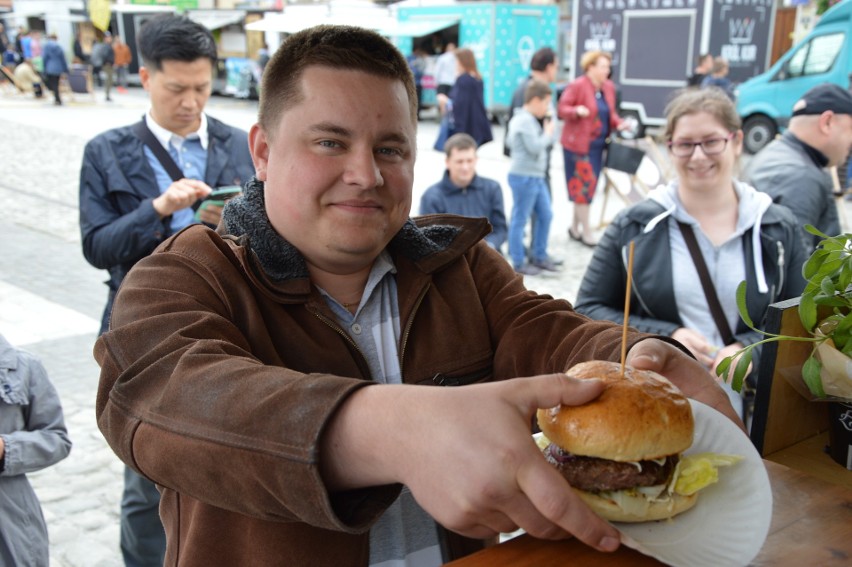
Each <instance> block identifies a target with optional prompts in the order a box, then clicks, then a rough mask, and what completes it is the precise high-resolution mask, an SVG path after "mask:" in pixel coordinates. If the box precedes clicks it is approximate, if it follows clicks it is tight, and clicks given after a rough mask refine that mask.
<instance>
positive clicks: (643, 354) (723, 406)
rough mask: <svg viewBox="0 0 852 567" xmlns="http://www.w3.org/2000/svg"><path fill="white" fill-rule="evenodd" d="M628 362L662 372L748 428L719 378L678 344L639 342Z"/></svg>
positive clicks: (653, 340)
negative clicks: (679, 347)
mask: <svg viewBox="0 0 852 567" xmlns="http://www.w3.org/2000/svg"><path fill="white" fill-rule="evenodd" d="M627 364H628V365H630V366H633V367H634V368H638V369H641V370H653V371H654V372H657V373H659V374H662V375H663V376H665V377H666V378H668V379H669V380H670V381H671V382H672V383H673V384H674V385H675V386H677V387H678V388H680V391H681V392H683V393H684V395H686V396H687V397H689V398H692V399H694V400H698V401H699V402H702V403H704V404H706V405H708V406H710V407H711V408H713V409H715V410H716V411H718V412H720V413H722V414H724V415H726V416H727V417H728V418H729V419H730V420H731V421H733V422H734V423H736V424H737V425H738V426H739V427H740V428H741V429H742V430H743V431H745V426H744V425H743V422H742V420H740V418H739V416H738V415H737V412H736V411H734V408H733V406H731V401H730V400H729V399H728V396H727V394H726V393H725V392H724V390H722V388H721V386H719V383H718V382H717V381H716V377H715V376H713V375H712V374H711V373H710V372H709V371H708V370H707V369H706V368H705V367H703V366H702V365H701V364H700V363H699V362H698V361H696V360H694V359H692V358H690V357H689V356H687V355H686V354H685V353H684V352H683V351H681V350H680V349H678V348H677V347H676V346H674V345H671V344H669V343H666V342H664V341H661V340H658V339H645V340H643V341H639V342H638V343H636V345H634V346H633V348H631V349H630V352H629V353H628V354H627Z"/></svg>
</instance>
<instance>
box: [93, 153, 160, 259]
mask: <svg viewBox="0 0 852 567" xmlns="http://www.w3.org/2000/svg"><path fill="white" fill-rule="evenodd" d="M139 159H143V160H144V159H145V158H144V155H142V156H140V157H139ZM151 175H153V173H152V174H151ZM150 182H151V183H155V182H154V181H153V180H152V181H150ZM111 185H112V186H111ZM111 190H114V194H111V193H112V191H111ZM117 199H121V200H122V202H123V203H124V206H125V207H129V208H122V207H121V206H120V205H119V204H118V201H117ZM152 201H153V199H152V198H142V197H139V196H138V191H136V190H134V189H133V188H132V187H131V185H130V182H129V181H128V179H127V177H126V176H125V174H124V172H122V171H121V169H120V166H119V156H117V155H116V153H115V152H114V151H113V148H112V145H111V144H110V143H109V142H108V141H107V140H106V139H105V138H102V137H99V138H95V140H93V141H91V142H89V143H88V144H87V145H86V149H85V151H84V153H83V165H82V167H81V169H80V233H81V237H82V242H83V255H84V256H85V257H86V260H87V261H88V262H89V263H90V264H91V265H92V266H94V267H96V268H100V269H109V268H111V267H113V266H118V265H120V264H123V263H127V262H133V261H136V260H138V259H139V258H141V257H143V256H145V255H147V254H150V253H151V251H152V250H154V248H156V247H157V245H158V244H160V242H162V241H163V240H164V239H165V238H166V237H167V236H168V232H169V231H168V221H169V219H170V218H171V217H166V218H165V219H160V216H159V215H158V214H157V211H156V210H155V209H154V206H153V204H152Z"/></svg>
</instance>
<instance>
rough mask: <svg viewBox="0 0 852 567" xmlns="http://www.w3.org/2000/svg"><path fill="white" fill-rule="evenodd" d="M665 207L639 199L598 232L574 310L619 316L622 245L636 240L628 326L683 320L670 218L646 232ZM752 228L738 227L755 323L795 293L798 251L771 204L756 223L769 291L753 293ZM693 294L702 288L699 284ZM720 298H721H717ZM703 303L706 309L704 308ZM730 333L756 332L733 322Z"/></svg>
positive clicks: (780, 211)
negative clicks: (676, 288) (742, 229)
mask: <svg viewBox="0 0 852 567" xmlns="http://www.w3.org/2000/svg"><path fill="white" fill-rule="evenodd" d="M664 212H665V209H664V208H663V207H662V205H660V204H659V203H657V202H655V201H653V200H650V199H649V200H646V201H643V202H641V203H639V204H637V205H634V206H632V207H630V208H628V209H625V210H624V211H621V212H620V213H619V214H618V215H617V216H616V218H615V220H614V221H613V222H612V224H610V226H609V227H608V228H607V230H606V232H605V233H604V236H603V238H602V239H601V241H600V242H599V243H598V245H597V247H596V248H595V253H594V255H593V256H592V260H591V262H590V263H589V266H588V267H587V268H586V274H585V275H584V277H583V282H582V283H581V285H580V291H579V293H578V296H577V304H576V308H577V311H579V312H580V313H583V314H585V315H588V316H589V317H592V318H594V319H605V320H608V321H615V322H623V321H624V290H625V289H626V288H627V249H628V247H629V246H630V241H631V240H633V241H635V243H636V244H635V245H634V255H633V283H632V293H631V299H630V326H631V327H634V328H636V329H639V330H640V331H644V332H647V333H656V334H660V335H665V336H671V334H672V333H673V332H675V331H676V330H677V329H678V328H680V327H683V323H682V322H681V320H680V315H679V314H678V306H677V303H676V301H675V294H674V284H673V281H672V257H671V246H670V245H669V223H668V222H666V220H665V219H664V220H663V221H662V222H657V223H656V225H655V226H654V227H653V228H652V229H651V230H649V231H648V232H645V230H646V227H647V226H648V225H649V223H650V221H651V220H653V219H655V218H656V217H659V216H660V215H661V214H663V213H664ZM753 230H754V228H751V229H749V230H747V231H746V232H745V234H744V235H743V236H742V239H743V241H744V246H743V250H744V254H745V266H746V281H747V285H748V289H747V293H746V304H747V305H748V311H749V315H750V316H751V319H752V321H754V322H755V324H757V325H758V327H759V326H760V323H761V321H762V320H763V318H764V315H765V314H766V309H767V307H768V306H769V304H771V303H774V302H776V301H780V300H782V299H787V298H790V297H796V296H797V295H799V294H800V293H801V292H802V290H803V289H804V285H805V281H804V279H803V277H802V265H803V264H804V262H805V255H804V250H803V249H802V246H801V243H800V241H799V240H798V238H799V235H798V228H797V227H796V223H795V219H794V218H793V215H792V213H790V211H789V210H787V209H786V208H785V207H779V206H778V205H770V206H769V208H768V209H767V210H766V212H765V213H764V215H763V219H762V222H761V225H760V230H761V235H760V243H761V250H762V256H763V271H764V275H765V277H766V282H767V283H768V284H769V291H768V293H759V292H758V289H757V288H758V286H757V284H756V280H757V275H756V273H755V269H754V252H753V248H752V246H751V244H750V243H751V242H752V233H753ZM696 293H702V294H703V290H701V289H698V290H696ZM723 300H724V298H720V301H723ZM708 309H709V308H708ZM732 331H733V333H734V337H735V339H736V340H738V341H740V342H741V343H743V344H744V345H749V344H752V343H754V342H756V341H757V340H759V339H760V336H759V335H758V334H757V333H755V332H754V331H751V330H749V329H748V327H746V325H745V323H743V322H742V321H740V322H739V324H738V325H737V327H736V329H732Z"/></svg>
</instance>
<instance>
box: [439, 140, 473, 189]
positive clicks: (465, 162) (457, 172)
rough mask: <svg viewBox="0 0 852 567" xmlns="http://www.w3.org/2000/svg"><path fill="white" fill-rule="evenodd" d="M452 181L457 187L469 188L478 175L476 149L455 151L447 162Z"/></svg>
mask: <svg viewBox="0 0 852 567" xmlns="http://www.w3.org/2000/svg"><path fill="white" fill-rule="evenodd" d="M446 164H447V171H449V172H450V181H452V182H453V185H455V186H456V187H467V186H468V185H470V182H471V181H473V177H474V176H475V175H476V148H467V149H466V150H460V149H454V150H453V151H452V152H450V155H449V156H448V157H447V160H446Z"/></svg>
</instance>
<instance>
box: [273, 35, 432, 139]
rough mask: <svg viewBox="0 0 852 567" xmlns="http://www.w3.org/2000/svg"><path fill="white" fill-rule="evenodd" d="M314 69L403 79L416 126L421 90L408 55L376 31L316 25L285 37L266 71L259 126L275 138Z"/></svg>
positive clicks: (299, 99)
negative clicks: (307, 73)
mask: <svg viewBox="0 0 852 567" xmlns="http://www.w3.org/2000/svg"><path fill="white" fill-rule="evenodd" d="M312 66H320V67H328V68H332V69H339V70H352V71H361V72H364V73H369V74H371V75H375V76H378V77H383V78H387V79H393V80H398V81H401V82H402V84H403V85H404V86H405V91H406V92H407V93H408V105H409V109H410V112H411V118H412V122H413V123H414V124H415V125H416V124H417V89H416V87H415V85H414V76H413V75H412V74H411V68H410V67H409V65H408V62H407V61H406V60H405V56H404V55H402V53H400V51H399V50H398V49H397V48H396V47H394V45H393V44H392V43H391V42H389V41H388V40H387V39H385V38H384V37H382V36H381V35H379V34H377V33H376V32H373V31H370V30H366V29H364V28H358V27H353V26H329V25H322V26H315V27H312V28H308V29H306V30H302V31H300V32H298V33H295V34H293V35H291V36H290V37H289V38H287V39H286V40H285V41H284V43H283V44H282V45H281V47H279V48H278V50H277V51H276V52H275V55H273V56H272V58H271V59H270V60H269V63H267V65H266V69H265V70H264V72H263V82H262V85H261V94H260V107H259V111H258V122H259V123H260V125H261V127H262V128H263V129H264V131H265V132H266V134H267V136H272V135H273V133H274V130H275V127H276V126H277V124H278V122H279V119H280V117H281V114H282V113H283V112H284V111H285V110H287V109H288V108H290V107H292V106H295V105H297V104H299V102H301V101H302V90H301V85H300V83H301V79H302V75H303V74H304V72H305V69H307V68H308V67H312Z"/></svg>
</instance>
